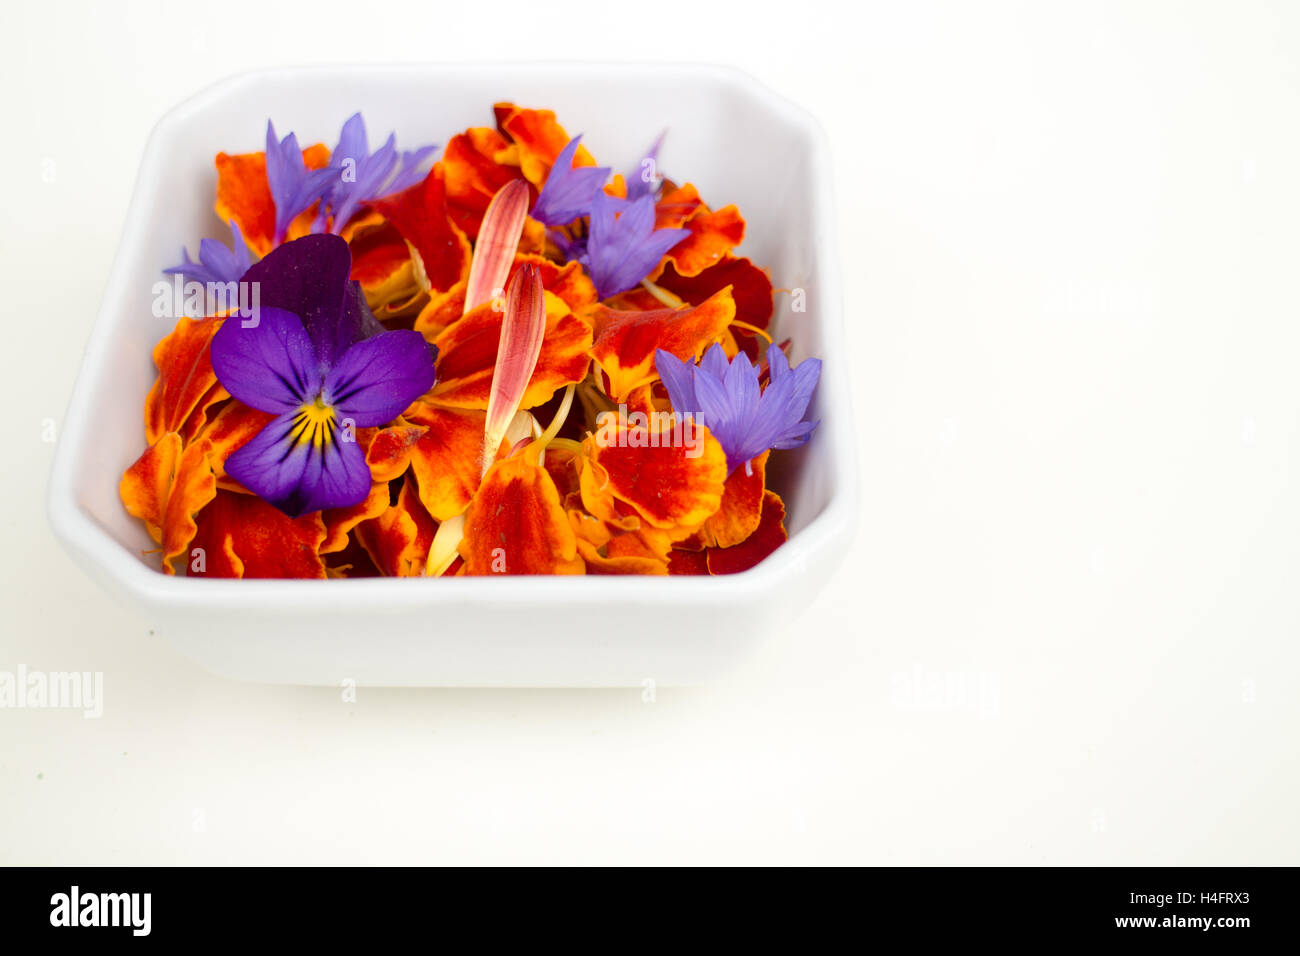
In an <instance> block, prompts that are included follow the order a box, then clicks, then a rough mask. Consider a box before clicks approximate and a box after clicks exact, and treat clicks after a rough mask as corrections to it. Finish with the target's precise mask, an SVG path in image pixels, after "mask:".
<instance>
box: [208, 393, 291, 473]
mask: <svg viewBox="0 0 1300 956" xmlns="http://www.w3.org/2000/svg"><path fill="white" fill-rule="evenodd" d="M275 417H276V416H275V415H273V414H271V413H270V412H264V411H261V410H259V409H256V408H253V407H251V406H249V405H245V404H244V403H243V402H241V401H238V400H232V401H229V402H227V403H226V404H225V405H224V406H223V407H222V409H221V411H220V412H218V413H217V415H216V416H215V417H214V418H213V419H212V421H210V422H209V423H208V424H207V426H206V427H205V428H204V429H203V431H202V432H201V433H200V437H201V438H202V439H203V441H205V442H207V443H208V460H209V461H210V462H211V464H212V472H213V474H215V475H216V476H217V484H218V485H219V486H221V487H225V486H226V485H227V484H228V482H225V481H224V479H225V478H226V459H228V458H229V457H230V456H231V455H232V454H233V453H234V452H235V451H237V450H239V449H240V448H243V447H244V446H245V445H247V444H248V443H249V442H250V441H252V440H253V439H254V438H255V437H256V436H257V435H258V433H259V432H261V431H262V429H264V428H265V427H266V426H267V425H269V424H270V423H271V422H273V421H274V420H275Z"/></svg>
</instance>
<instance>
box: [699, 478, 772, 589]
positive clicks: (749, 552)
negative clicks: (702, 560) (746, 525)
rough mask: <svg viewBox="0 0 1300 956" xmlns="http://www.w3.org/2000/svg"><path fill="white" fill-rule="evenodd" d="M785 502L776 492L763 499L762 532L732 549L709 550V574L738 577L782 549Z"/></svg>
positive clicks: (757, 531) (757, 532)
mask: <svg viewBox="0 0 1300 956" xmlns="http://www.w3.org/2000/svg"><path fill="white" fill-rule="evenodd" d="M785 541H786V532H785V502H783V501H782V500H781V496H780V495H778V494H777V493H776V492H774V491H768V492H765V493H764V495H763V515H762V521H761V522H760V523H759V526H758V529H757V530H756V531H755V532H754V533H753V534H751V535H750V536H749V537H748V538H746V539H745V540H744V541H743V542H741V543H740V544H738V545H736V546H734V547H731V548H709V549H708V551H707V552H705V553H706V554H707V555H708V564H709V571H710V573H712V574H736V573H738V572H740V571H748V570H749V569H750V568H752V567H754V565H756V564H758V563H759V562H760V561H762V560H763V559H764V558H766V557H767V556H768V555H769V554H771V553H772V552H773V551H775V550H776V549H777V548H779V547H781V545H783V544H785Z"/></svg>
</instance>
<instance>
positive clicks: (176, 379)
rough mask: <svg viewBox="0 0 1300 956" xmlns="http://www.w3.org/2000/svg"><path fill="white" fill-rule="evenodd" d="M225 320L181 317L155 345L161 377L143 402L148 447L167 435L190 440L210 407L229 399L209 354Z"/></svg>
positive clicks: (155, 358) (156, 360)
mask: <svg viewBox="0 0 1300 956" xmlns="http://www.w3.org/2000/svg"><path fill="white" fill-rule="evenodd" d="M222 321H223V320H222V319H219V318H206V319H190V318H185V317H182V318H181V319H180V321H179V322H177V323H176V327H175V328H174V329H173V330H172V331H171V333H170V334H169V335H167V336H165V337H164V338H163V339H162V340H161V341H160V342H159V343H158V344H157V345H155V346H154V349H153V361H154V364H155V365H157V366H158V378H157V379H156V380H155V381H154V383H153V387H152V388H150V389H149V394H148V396H147V397H146V398H145V401H144V428H145V438H146V440H147V441H148V442H149V444H151V445H152V444H153V443H154V442H156V441H158V439H159V438H161V437H162V436H163V435H164V434H165V433H167V432H180V433H181V437H182V438H184V439H186V440H187V441H188V440H189V439H190V438H192V437H193V435H194V433H195V432H197V431H198V429H199V427H201V426H202V424H203V422H204V419H205V418H206V411H207V409H208V407H209V406H211V405H212V404H213V403H215V402H219V401H222V400H223V399H225V398H228V397H229V393H228V392H227V391H226V390H225V389H224V388H223V387H222V386H221V384H220V383H219V382H218V381H217V375H216V373H215V372H214V371H212V359H211V356H210V355H209V353H208V346H209V345H210V344H211V342H212V336H213V335H215V334H216V332H217V329H219V328H220V327H221V323H222ZM191 419H192V420H191Z"/></svg>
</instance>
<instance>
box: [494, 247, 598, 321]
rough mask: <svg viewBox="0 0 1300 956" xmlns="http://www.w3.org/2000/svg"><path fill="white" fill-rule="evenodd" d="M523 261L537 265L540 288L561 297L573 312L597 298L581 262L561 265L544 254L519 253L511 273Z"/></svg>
mask: <svg viewBox="0 0 1300 956" xmlns="http://www.w3.org/2000/svg"><path fill="white" fill-rule="evenodd" d="M524 263H532V264H533V265H535V266H537V271H538V272H539V273H541V276H542V288H543V289H545V290H546V291H547V292H551V293H554V294H555V295H557V296H559V297H560V298H561V299H563V300H564V302H565V304H566V305H567V306H568V307H569V308H570V309H571V310H572V311H573V312H575V313H576V312H578V311H579V310H580V309H585V308H587V307H588V306H590V305H594V304H595V303H596V301H597V300H598V298H599V297H598V296H597V295H596V286H595V284H593V283H592V281H591V279H589V278H588V277H587V273H586V272H585V271H584V270H583V268H582V265H581V263H579V262H577V261H573V262H566V263H564V264H563V265H561V264H560V263H558V262H552V261H551V260H550V259H547V258H546V257H545V256H538V255H531V254H520V255H517V256H515V264H514V265H513V266H511V269H510V271H511V274H513V273H514V270H515V269H518V268H519V267H520V266H521V265H523V264H524Z"/></svg>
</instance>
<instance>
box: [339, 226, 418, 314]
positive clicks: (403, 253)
mask: <svg viewBox="0 0 1300 956" xmlns="http://www.w3.org/2000/svg"><path fill="white" fill-rule="evenodd" d="M348 248H349V249H350V250H351V251H352V272H351V275H350V278H352V279H355V280H356V281H357V282H360V283H361V291H362V292H364V293H365V294H366V302H367V303H368V304H369V305H370V308H371V309H377V308H382V307H383V306H385V305H387V304H388V303H390V302H395V301H398V300H401V299H408V298H410V297H411V296H412V295H414V294H415V293H416V292H418V291H419V284H418V282H417V281H416V278H415V271H414V267H413V263H412V260H411V247H410V246H408V245H407V244H406V239H404V238H403V237H402V234H401V233H400V232H399V231H398V229H397V227H396V226H394V225H393V224H392V223H391V222H387V221H381V222H378V223H375V224H373V225H368V226H364V227H362V228H359V229H356V230H355V231H354V232H353V233H352V238H351V239H350V240H349V241H348Z"/></svg>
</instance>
